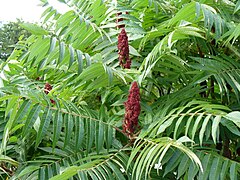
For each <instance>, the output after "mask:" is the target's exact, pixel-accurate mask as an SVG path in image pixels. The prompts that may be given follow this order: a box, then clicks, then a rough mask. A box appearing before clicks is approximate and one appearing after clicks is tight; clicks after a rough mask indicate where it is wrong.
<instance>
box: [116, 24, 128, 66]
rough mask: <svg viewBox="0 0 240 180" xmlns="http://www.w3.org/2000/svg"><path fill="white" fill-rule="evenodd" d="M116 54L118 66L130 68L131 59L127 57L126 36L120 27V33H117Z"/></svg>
mask: <svg viewBox="0 0 240 180" xmlns="http://www.w3.org/2000/svg"><path fill="white" fill-rule="evenodd" d="M118 55H119V56H118V57H119V64H120V66H122V67H123V68H126V69H130V68H131V60H130V58H129V45H128V36H127V33H126V31H125V29H124V28H122V30H121V33H120V34H119V35H118Z"/></svg>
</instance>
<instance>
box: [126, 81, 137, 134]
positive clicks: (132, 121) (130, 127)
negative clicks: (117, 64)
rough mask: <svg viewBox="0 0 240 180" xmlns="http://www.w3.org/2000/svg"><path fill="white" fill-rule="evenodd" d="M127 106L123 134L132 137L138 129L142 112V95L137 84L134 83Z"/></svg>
mask: <svg viewBox="0 0 240 180" xmlns="http://www.w3.org/2000/svg"><path fill="white" fill-rule="evenodd" d="M124 105H125V117H124V121H123V132H124V133H126V134H128V135H131V134H133V133H134V131H135V130H136V129H137V128H138V116H139V114H140V111H141V106H140V93H139V87H138V84H137V82H133V83H132V87H131V89H130V91H129V95H128V100H127V101H126V102H125V103H124Z"/></svg>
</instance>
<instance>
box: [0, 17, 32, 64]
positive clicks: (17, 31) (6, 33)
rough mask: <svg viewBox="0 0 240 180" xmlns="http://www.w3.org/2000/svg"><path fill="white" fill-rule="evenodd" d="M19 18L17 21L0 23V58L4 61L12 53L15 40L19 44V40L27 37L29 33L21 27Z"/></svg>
mask: <svg viewBox="0 0 240 180" xmlns="http://www.w3.org/2000/svg"><path fill="white" fill-rule="evenodd" d="M21 23H22V21H21V20H17V22H8V23H4V24H2V25H1V28H0V60H2V61H6V60H7V58H8V57H9V55H10V54H11V53H12V51H13V49H14V47H15V45H16V43H17V42H19V43H18V45H19V46H20V45H21V41H24V40H26V39H27V37H29V36H30V33H29V32H28V31H27V30H25V29H24V28H22V27H21V26H20V24H21Z"/></svg>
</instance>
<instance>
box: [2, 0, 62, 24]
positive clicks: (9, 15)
mask: <svg viewBox="0 0 240 180" xmlns="http://www.w3.org/2000/svg"><path fill="white" fill-rule="evenodd" d="M48 2H49V3H50V4H51V5H53V7H55V8H56V9H57V10H58V11H59V12H61V13H63V12H65V11H67V7H66V6H64V4H63V3H60V2H58V1H57V0H48ZM39 4H40V0H0V21H15V20H16V19H17V18H18V19H23V20H24V21H27V22H37V21H40V17H41V14H42V12H43V11H44V10H45V8H42V7H41V6H38V5H39Z"/></svg>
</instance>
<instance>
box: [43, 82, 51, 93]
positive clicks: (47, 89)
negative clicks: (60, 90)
mask: <svg viewBox="0 0 240 180" xmlns="http://www.w3.org/2000/svg"><path fill="white" fill-rule="evenodd" d="M51 90H52V86H51V85H50V84H49V83H46V84H45V87H44V92H45V94H48V93H49V92H50V91H51Z"/></svg>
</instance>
